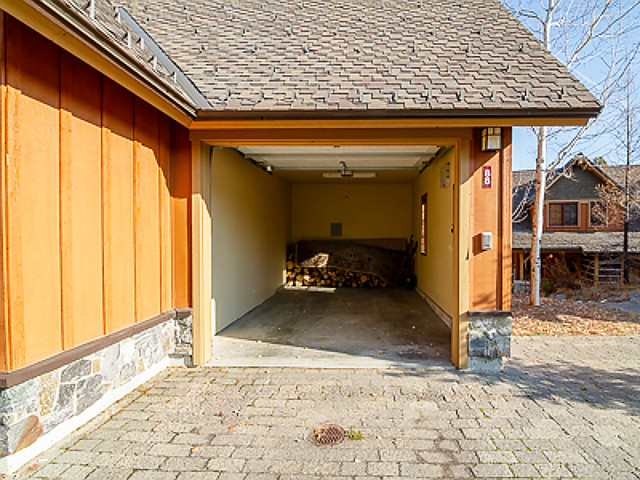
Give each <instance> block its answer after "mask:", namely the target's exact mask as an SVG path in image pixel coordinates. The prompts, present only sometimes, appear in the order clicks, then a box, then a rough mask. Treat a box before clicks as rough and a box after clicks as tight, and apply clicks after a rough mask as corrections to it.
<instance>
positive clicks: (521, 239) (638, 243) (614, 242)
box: [512, 232, 640, 253]
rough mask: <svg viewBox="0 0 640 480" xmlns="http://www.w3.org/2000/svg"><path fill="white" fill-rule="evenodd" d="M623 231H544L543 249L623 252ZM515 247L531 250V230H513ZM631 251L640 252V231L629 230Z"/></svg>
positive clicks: (513, 244)
mask: <svg viewBox="0 0 640 480" xmlns="http://www.w3.org/2000/svg"><path fill="white" fill-rule="evenodd" d="M622 240H623V234H622V232H544V233H543V234H542V250H547V251H552V250H553V251H558V250H566V251H569V250H574V251H577V252H582V253H622ZM512 248H513V249H517V250H518V249H522V250H530V249H531V232H528V233H527V232H513V241H512ZM629 252H632V253H640V232H629Z"/></svg>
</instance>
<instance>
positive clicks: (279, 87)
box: [101, 0, 600, 115]
mask: <svg viewBox="0 0 640 480" xmlns="http://www.w3.org/2000/svg"><path fill="white" fill-rule="evenodd" d="M101 1H102V0H101ZM116 3H118V4H121V5H123V6H125V7H126V8H127V10H128V11H129V13H131V15H132V16H133V17H134V18H135V19H136V21H137V22H138V23H139V24H140V25H141V26H142V27H143V28H144V29H145V30H146V31H147V32H148V33H149V34H150V35H151V36H152V37H153V38H154V40H155V41H156V42H157V43H158V44H159V45H160V46H161V47H162V48H163V49H164V51H165V52H166V53H167V54H168V55H169V56H170V57H171V58H172V59H173V60H174V61H175V62H176V63H177V64H178V65H179V66H180V68H181V69H182V70H183V71H184V72H185V73H186V74H187V75H188V76H189V78H190V79H191V80H192V81H193V82H194V84H195V85H196V86H197V88H198V89H199V90H200V92H202V93H203V94H204V96H205V97H206V98H207V100H208V101H209V102H210V103H211V105H212V109H213V111H217V112H230V111H241V112H243V111H244V112H248V111H255V112H261V111H265V112H279V111H292V110H299V111H337V110H341V111H360V112H367V111H368V112H376V111H393V110H398V111H402V112H403V113H409V112H412V111H415V112H418V113H420V114H433V115H450V114H452V113H453V112H455V113H456V114H462V113H466V114H469V115H484V114H487V113H488V112H493V113H494V114H499V113H502V114H511V115H520V114H524V112H529V113H530V112H532V111H543V110H545V111H547V113H550V112H553V113H555V114H560V115H561V114H575V113H577V112H580V113H585V112H589V113H588V114H593V113H594V112H597V111H598V110H599V108H600V105H599V103H598V102H597V100H596V99H595V98H594V97H593V96H592V95H591V94H590V93H589V92H588V91H587V89H586V88H585V87H584V86H582V85H581V84H580V83H579V82H578V81H577V80H576V79H575V78H574V77H573V76H572V75H571V74H570V73H569V72H568V71H567V69H566V68H565V67H564V66H563V65H561V64H560V62H558V61H557V60H556V59H555V58H554V57H553V56H552V55H550V54H549V53H548V52H547V51H546V50H544V49H543V48H542V47H541V45H540V44H539V42H538V41H537V40H536V39H535V38H534V37H533V35H532V34H531V33H530V32H529V31H528V30H527V29H526V28H525V27H524V26H523V25H522V24H520V23H519V22H518V21H517V20H516V19H515V18H514V17H513V16H512V15H511V13H509V11H508V10H507V9H506V8H505V7H504V6H503V5H502V4H501V3H500V2H499V1H498V0H439V1H427V0H398V1H390V0H370V1H364V0H303V1H300V0H298V1H290V2H282V1H276V0H266V1H265V0H192V1H189V2H180V1H178V0H116ZM496 112H497V113H496Z"/></svg>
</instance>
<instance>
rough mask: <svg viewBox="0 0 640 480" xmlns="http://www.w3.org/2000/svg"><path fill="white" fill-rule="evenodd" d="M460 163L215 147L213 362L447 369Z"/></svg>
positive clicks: (415, 149) (418, 148) (414, 153)
mask: <svg viewBox="0 0 640 480" xmlns="http://www.w3.org/2000/svg"><path fill="white" fill-rule="evenodd" d="M454 159H455V156H454V150H453V149H452V148H447V146H446V145H414V146H410V145H409V146H289V147H283V146H268V145H266V146H255V145H254V146H243V145H238V146H236V147H234V148H215V149H214V150H213V153H212V163H211V181H212V183H211V209H212V212H211V213H212V294H213V295H212V296H213V302H212V309H213V311H212V316H213V321H214V323H213V330H214V332H215V333H216V334H217V335H216V337H215V339H214V348H213V359H214V363H215V364H218V365H220V364H229V365H235V364H245V365H246V364H254V365H262V364H265V365H266V364H270V365H274V364H275V365H279V364H286V365H291V364H292V363H293V364H300V365H307V364H313V365H316V366H322V365H325V366H348V365H352V366H364V365H371V366H383V365H395V366H404V367H411V366H420V367H426V366H438V367H442V366H447V365H450V361H449V358H450V338H451V333H450V327H451V317H452V308H453V282H454V274H453V269H454V265H453V252H454V248H453V241H454V239H453V231H452V224H453V202H454V198H453V190H452V186H451V181H450V175H451V168H452V164H453V162H454ZM283 287H284V288H283ZM276 292H277V293H276ZM274 294H275V296H274Z"/></svg>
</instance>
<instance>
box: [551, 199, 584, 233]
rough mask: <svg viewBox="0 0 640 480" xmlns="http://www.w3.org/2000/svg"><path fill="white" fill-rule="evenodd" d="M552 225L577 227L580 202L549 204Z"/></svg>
mask: <svg viewBox="0 0 640 480" xmlns="http://www.w3.org/2000/svg"><path fill="white" fill-rule="evenodd" d="M549 226H550V227H577V226H578V203H577V202H565V203H551V204H549Z"/></svg>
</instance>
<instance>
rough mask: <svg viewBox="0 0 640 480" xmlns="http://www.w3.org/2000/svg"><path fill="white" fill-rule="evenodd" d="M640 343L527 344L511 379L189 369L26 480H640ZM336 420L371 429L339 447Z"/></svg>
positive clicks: (83, 435)
mask: <svg viewBox="0 0 640 480" xmlns="http://www.w3.org/2000/svg"><path fill="white" fill-rule="evenodd" d="M639 356H640V337H637V336H636V337H619V338H577V337H574V338H570V337H564V338H544V337H539V338H520V339H516V340H515V346H514V358H512V360H511V362H510V366H509V368H508V369H507V372H506V373H504V374H493V375H486V374H483V375H479V374H478V375H477V374H471V373H464V372H456V371H399V370H373V369H362V370H335V369H332V370H321V369H314V370H310V369H286V368H285V369H282V368H210V369H192V370H186V369H173V370H168V371H166V372H165V373H163V374H161V375H159V376H158V377H156V378H155V379H154V380H153V381H151V382H149V383H147V384H145V385H144V386H143V387H141V388H139V389H138V390H136V391H135V392H134V393H132V394H131V395H129V396H128V397H126V398H125V399H123V400H122V401H121V402H119V403H118V404H117V405H115V406H114V407H112V408H111V409H110V410H109V411H108V412H105V413H104V414H103V415H101V416H100V417H99V418H97V419H95V420H94V421H92V422H91V423H90V424H88V425H87V426H85V427H84V428H82V429H81V430H80V431H78V432H76V433H75V434H74V435H73V436H72V437H70V438H68V439H67V440H65V441H64V443H63V444H61V445H59V446H58V447H56V448H54V449H52V450H50V451H48V452H46V453H45V454H43V455H42V457H41V458H40V459H39V462H38V463H37V464H36V463H34V464H32V465H31V466H29V467H27V469H25V470H23V472H22V477H29V478H64V479H84V478H89V479H107V478H113V479H130V480H139V479H194V480H197V479H218V480H223V479H295V480H304V479H308V478H340V479H374V478H375V479H380V478H384V479H388V478H396V477H402V478H430V477H436V478H442V477H453V478H458V477H460V478H467V477H473V476H475V477H480V478H492V477H525V478H527V477H543V478H553V477H578V478H613V479H624V478H633V479H637V478H640V357H639ZM326 422H330V423H334V424H338V425H341V426H343V427H347V428H353V429H355V430H357V431H358V432H360V433H362V435H363V436H364V438H363V439H362V440H349V439H346V440H345V441H344V442H342V443H341V444H339V445H336V446H332V447H316V446H312V445H310V444H309V443H307V442H306V441H305V440H304V439H303V437H304V436H305V435H307V434H308V433H309V432H310V430H311V428H312V427H315V426H319V425H321V424H323V423H326Z"/></svg>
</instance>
